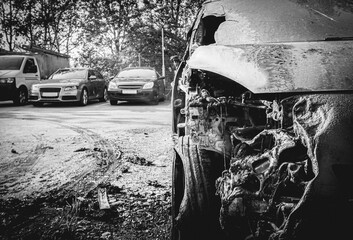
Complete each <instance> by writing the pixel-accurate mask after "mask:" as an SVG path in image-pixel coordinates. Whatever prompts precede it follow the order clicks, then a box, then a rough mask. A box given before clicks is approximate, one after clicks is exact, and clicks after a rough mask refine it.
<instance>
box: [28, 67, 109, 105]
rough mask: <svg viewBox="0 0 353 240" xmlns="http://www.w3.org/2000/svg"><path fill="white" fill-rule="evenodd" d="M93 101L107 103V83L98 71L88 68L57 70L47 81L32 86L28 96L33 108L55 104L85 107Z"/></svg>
mask: <svg viewBox="0 0 353 240" xmlns="http://www.w3.org/2000/svg"><path fill="white" fill-rule="evenodd" d="M94 99H99V101H101V102H105V101H107V99H108V93H107V83H106V81H105V79H104V77H103V76H102V74H101V73H100V72H99V71H97V70H95V69H90V68H61V69H58V70H57V71H56V72H54V73H53V74H52V75H51V76H50V77H49V79H48V80H44V81H42V83H40V84H34V85H33V86H32V88H31V90H30V96H29V101H30V102H31V103H32V104H33V105H34V106H41V105H43V104H44V103H55V102H78V103H79V104H80V105H82V106H85V105H87V103H88V101H90V100H94Z"/></svg>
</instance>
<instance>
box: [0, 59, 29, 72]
mask: <svg viewBox="0 0 353 240" xmlns="http://www.w3.org/2000/svg"><path fill="white" fill-rule="evenodd" d="M23 59H24V57H0V70H20V68H21V64H22V62H23Z"/></svg>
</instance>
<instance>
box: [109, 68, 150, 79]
mask: <svg viewBox="0 0 353 240" xmlns="http://www.w3.org/2000/svg"><path fill="white" fill-rule="evenodd" d="M115 78H116V79H118V80H119V81H124V80H127V81H128V80H131V79H156V78H157V75H156V73H155V71H154V70H152V69H127V70H123V71H121V72H120V73H119V74H118V75H117V76H116V77H115Z"/></svg>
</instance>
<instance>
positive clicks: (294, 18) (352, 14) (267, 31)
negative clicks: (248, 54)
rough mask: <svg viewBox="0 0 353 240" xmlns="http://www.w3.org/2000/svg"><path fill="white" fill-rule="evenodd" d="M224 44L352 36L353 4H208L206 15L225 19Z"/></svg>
mask: <svg viewBox="0 0 353 240" xmlns="http://www.w3.org/2000/svg"><path fill="white" fill-rule="evenodd" d="M223 12H224V13H225V14H224V15H225V18H226V21H225V22H223V23H222V24H221V25H220V27H219V29H218V31H217V32H216V34H215V39H216V42H217V43H218V44H221V45H237V44H249V43H273V42H294V41H318V40H325V39H327V38H332V37H353V27H352V26H353V2H352V1H340V0H332V1H322V0H307V1H299V0H247V1H234V0H222V1H209V2H206V3H205V4H204V9H203V16H204V17H206V16H223Z"/></svg>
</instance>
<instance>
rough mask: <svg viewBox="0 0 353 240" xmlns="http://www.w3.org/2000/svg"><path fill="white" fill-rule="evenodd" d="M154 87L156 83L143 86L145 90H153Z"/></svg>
mask: <svg viewBox="0 0 353 240" xmlns="http://www.w3.org/2000/svg"><path fill="white" fill-rule="evenodd" d="M153 86H154V82H149V83H146V84H145V85H143V89H150V88H153Z"/></svg>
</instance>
